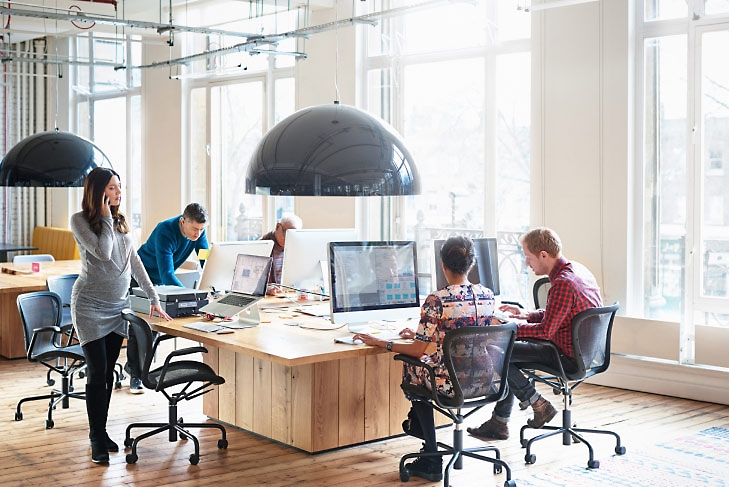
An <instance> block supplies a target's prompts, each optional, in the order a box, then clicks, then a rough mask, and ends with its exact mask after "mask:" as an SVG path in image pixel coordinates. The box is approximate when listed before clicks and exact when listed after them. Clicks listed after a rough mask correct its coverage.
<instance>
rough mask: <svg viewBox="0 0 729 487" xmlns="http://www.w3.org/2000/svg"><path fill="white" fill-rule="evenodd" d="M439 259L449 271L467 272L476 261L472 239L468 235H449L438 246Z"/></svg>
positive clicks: (461, 273)
mask: <svg viewBox="0 0 729 487" xmlns="http://www.w3.org/2000/svg"><path fill="white" fill-rule="evenodd" d="M440 260H441V261H442V262H443V265H444V266H445V267H446V269H448V270H449V271H451V272H454V273H456V274H460V275H463V274H468V271H469V270H471V267H473V263H474V262H475V261H476V254H475V253H474V249H473V241H472V240H471V239H470V238H468V237H461V236H458V237H450V238H449V239H448V240H446V241H445V243H444V244H443V247H441V248H440Z"/></svg>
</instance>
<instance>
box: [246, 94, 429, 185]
mask: <svg viewBox="0 0 729 487" xmlns="http://www.w3.org/2000/svg"><path fill="white" fill-rule="evenodd" d="M246 193H249V194H267V195H289V196H401V195H412V194H419V193H420V182H419V178H418V174H417V170H416V167H415V164H414V163H413V158H412V156H411V155H410V152H409V151H408V150H407V148H406V147H405V144H404V143H403V141H402V139H401V138H400V137H399V136H398V134H397V133H396V132H395V131H394V130H393V129H392V127H390V126H389V125H387V124H386V122H384V121H382V120H380V119H377V118H375V117H373V116H372V115H370V114H368V113H366V112H364V111H362V110H359V109H357V108H354V107H350V106H345V105H340V104H338V103H336V102H335V103H334V104H332V105H317V106H313V107H309V108H304V109H302V110H299V111H297V112H296V113H294V114H292V115H290V116H289V117H287V118H285V119H284V120H282V121H281V122H279V123H278V124H276V125H275V126H274V127H273V128H271V130H269V131H268V132H267V133H266V134H265V135H264V137H263V139H262V140H261V141H260V143H259V144H258V147H257V148H256V150H255V151H254V153H253V156H252V157H251V161H250V164H249V166H248V173H247V175H246Z"/></svg>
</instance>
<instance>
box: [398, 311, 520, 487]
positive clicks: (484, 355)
mask: <svg viewBox="0 0 729 487" xmlns="http://www.w3.org/2000/svg"><path fill="white" fill-rule="evenodd" d="M515 338H516V325H515V324H513V323H510V324H507V325H499V326H479V327H464V328H458V329H456V330H451V331H449V332H448V333H446V335H445V339H444V340H443V362H444V364H445V366H446V367H447V369H448V375H449V376H450V378H451V381H452V383H453V391H454V396H453V397H452V398H451V397H446V396H443V395H441V394H438V393H437V392H436V386H435V373H434V371H433V369H432V368H431V367H430V366H429V365H427V364H425V363H423V362H421V361H420V360H418V359H415V358H413V357H410V356H408V355H402V354H398V355H395V360H401V361H403V362H405V363H408V364H411V365H413V366H416V367H422V368H425V369H426V370H427V371H428V373H429V375H430V382H431V384H432V386H431V388H430V389H428V388H425V387H422V386H416V385H413V384H410V383H406V382H403V383H402V384H401V386H400V387H401V388H402V390H403V391H404V392H405V393H406V394H407V395H408V396H409V397H411V398H413V397H417V399H416V400H420V401H424V402H428V403H429V404H430V406H431V407H432V408H433V409H435V410H436V411H438V412H440V413H442V414H444V415H445V416H447V417H448V418H450V419H451V420H452V421H453V423H454V429H453V446H449V445H445V444H443V443H438V452H436V453H432V452H431V453H426V452H422V451H421V452H418V453H408V454H407V455H405V456H403V457H402V458H401V459H400V480H402V481H403V482H407V481H408V480H409V479H410V472H409V471H408V469H407V467H406V466H405V461H406V460H409V459H411V458H418V457H436V456H438V457H443V456H446V455H452V458H451V459H450V461H449V462H448V464H447V465H446V468H445V475H444V480H443V485H445V486H449V485H450V484H449V481H448V478H449V475H450V470H451V468H455V469H461V468H462V467H463V457H464V456H466V457H470V458H476V459H478V460H483V461H486V462H489V463H492V464H493V465H494V473H496V474H498V473H501V471H502V469H505V470H506V481H505V482H504V486H505V487H514V486H515V485H516V483H515V482H514V481H513V480H512V479H511V469H510V468H509V466H508V465H507V464H506V462H504V461H503V460H501V453H500V452H499V449H498V448H496V447H494V446H479V447H474V448H463V429H462V428H461V426H462V425H463V421H464V420H465V419H466V418H468V417H469V416H470V415H472V414H473V413H475V412H476V411H478V410H479V409H481V408H482V407H484V406H486V405H487V404H491V403H494V402H497V401H499V400H501V399H502V398H503V397H505V396H506V394H507V392H508V388H507V383H506V370H507V366H508V364H509V358H510V357H511V350H512V348H513V346H514V340H515ZM411 400H412V399H411ZM464 409H470V411H469V412H468V413H466V414H464V413H463V410H464ZM480 452H494V455H495V457H494V458H491V457H487V456H485V455H479V453H480Z"/></svg>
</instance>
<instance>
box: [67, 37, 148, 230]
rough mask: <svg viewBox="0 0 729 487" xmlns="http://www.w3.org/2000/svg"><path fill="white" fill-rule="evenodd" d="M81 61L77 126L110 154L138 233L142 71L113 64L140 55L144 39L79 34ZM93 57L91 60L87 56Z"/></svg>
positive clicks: (136, 60)
mask: <svg viewBox="0 0 729 487" xmlns="http://www.w3.org/2000/svg"><path fill="white" fill-rule="evenodd" d="M74 48H75V50H76V53H75V54H76V58H77V59H78V60H79V61H82V63H81V64H79V65H77V66H76V69H75V72H74V74H75V78H74V81H73V98H74V101H75V106H76V114H75V115H76V116H75V125H76V130H75V132H76V133H78V134H79V135H82V136H84V137H87V138H88V139H90V140H92V141H94V143H95V144H96V145H97V146H98V147H99V148H100V149H101V150H102V151H103V152H104V154H106V156H107V157H108V158H109V160H110V162H111V164H112V166H113V168H114V170H115V171H116V172H118V173H119V175H120V176H121V179H122V186H123V188H124V198H122V211H123V212H124V213H125V214H126V215H127V216H128V217H129V222H130V225H131V229H132V234H133V236H134V238H135V239H136V240H137V241H139V239H140V237H141V226H142V217H141V211H142V196H141V195H142V193H141V181H142V177H141V161H142V157H141V151H142V149H141V137H142V134H141V124H139V123H137V121H138V120H140V118H141V106H140V103H141V76H140V73H139V70H135V69H131V70H130V69H120V70H117V69H114V65H125V64H126V65H133V64H135V63H139V62H140V60H141V57H142V56H141V52H142V48H141V42H140V39H136V38H131V37H130V38H124V37H122V36H118V37H117V36H110V35H103V36H95V35H94V34H93V33H90V34H89V35H87V36H79V37H77V38H75V45H74ZM86 61H88V64H85V62H86Z"/></svg>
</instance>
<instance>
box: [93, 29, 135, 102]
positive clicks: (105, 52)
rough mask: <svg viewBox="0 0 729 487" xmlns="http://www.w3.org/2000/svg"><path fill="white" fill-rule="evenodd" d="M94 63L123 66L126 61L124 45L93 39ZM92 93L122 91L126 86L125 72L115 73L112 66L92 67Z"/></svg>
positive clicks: (121, 70)
mask: <svg viewBox="0 0 729 487" xmlns="http://www.w3.org/2000/svg"><path fill="white" fill-rule="evenodd" d="M93 43H94V62H95V63H97V62H99V61H103V62H105V63H114V64H117V65H120V64H123V63H124V62H125V60H126V57H125V56H126V53H125V51H126V49H125V48H124V46H125V44H124V43H123V42H118V41H110V40H106V39H94V41H93ZM93 69H94V87H93V88H94V93H103V92H107V91H117V90H123V89H125V88H126V86H127V80H126V70H124V69H120V70H118V71H115V70H114V68H113V67H112V66H97V65H94V68H93Z"/></svg>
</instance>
